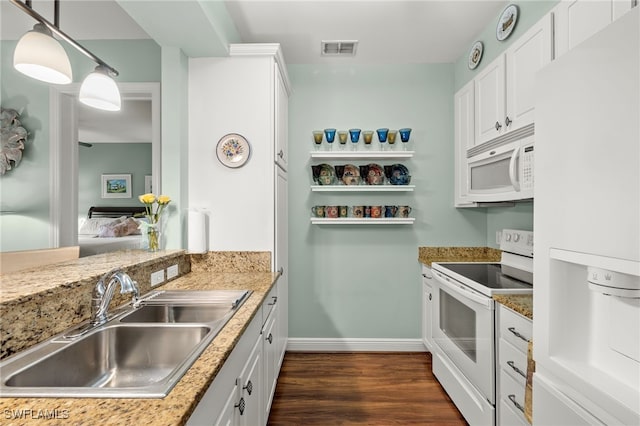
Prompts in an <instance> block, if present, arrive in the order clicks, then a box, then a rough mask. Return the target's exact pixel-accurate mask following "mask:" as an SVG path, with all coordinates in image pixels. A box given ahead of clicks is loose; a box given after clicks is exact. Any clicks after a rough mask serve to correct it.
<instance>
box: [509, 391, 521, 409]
mask: <svg viewBox="0 0 640 426" xmlns="http://www.w3.org/2000/svg"><path fill="white" fill-rule="evenodd" d="M507 398H509V400H511V402H512V403H513V405H515V406H516V408H517V409H518V410H520V411H522V412H523V413H524V407H523V406H522V405H520V404H518V401H516V396H515V395H514V394H511V395H509V396H507Z"/></svg>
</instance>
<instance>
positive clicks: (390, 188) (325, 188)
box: [311, 185, 416, 192]
mask: <svg viewBox="0 0 640 426" xmlns="http://www.w3.org/2000/svg"><path fill="white" fill-rule="evenodd" d="M415 187H416V186H415V185H311V191H312V192H411V191H413V190H414V189H415Z"/></svg>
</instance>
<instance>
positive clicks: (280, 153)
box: [278, 150, 284, 158]
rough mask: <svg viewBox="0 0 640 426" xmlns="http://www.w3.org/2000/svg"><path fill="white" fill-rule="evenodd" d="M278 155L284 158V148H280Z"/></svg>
mask: <svg viewBox="0 0 640 426" xmlns="http://www.w3.org/2000/svg"><path fill="white" fill-rule="evenodd" d="M278 157H280V158H284V151H283V150H280V152H279V153H278Z"/></svg>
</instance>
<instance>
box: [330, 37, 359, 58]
mask: <svg viewBox="0 0 640 426" xmlns="http://www.w3.org/2000/svg"><path fill="white" fill-rule="evenodd" d="M357 47H358V40H322V43H321V52H322V56H356V49H357Z"/></svg>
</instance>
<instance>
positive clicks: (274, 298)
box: [267, 296, 278, 306]
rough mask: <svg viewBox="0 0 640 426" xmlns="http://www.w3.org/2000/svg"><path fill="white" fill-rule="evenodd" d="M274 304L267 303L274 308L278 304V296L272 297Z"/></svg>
mask: <svg viewBox="0 0 640 426" xmlns="http://www.w3.org/2000/svg"><path fill="white" fill-rule="evenodd" d="M271 298H272V299H273V303H267V305H268V306H273V305H275V304H276V303H277V302H278V296H271Z"/></svg>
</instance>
